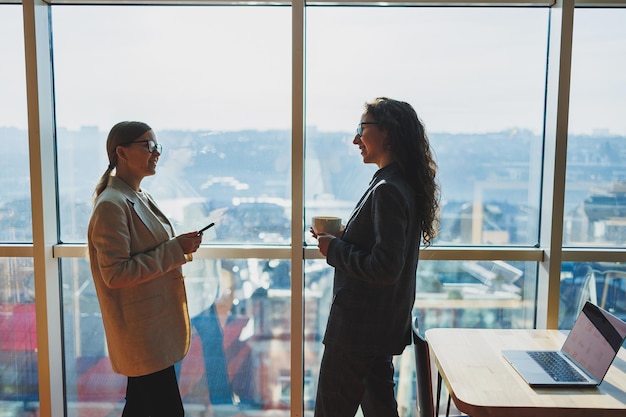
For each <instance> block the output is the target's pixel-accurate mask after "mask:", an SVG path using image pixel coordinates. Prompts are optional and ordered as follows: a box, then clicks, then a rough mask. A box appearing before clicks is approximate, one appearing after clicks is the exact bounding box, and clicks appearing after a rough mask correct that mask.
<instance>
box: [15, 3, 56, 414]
mask: <svg viewBox="0 0 626 417" xmlns="http://www.w3.org/2000/svg"><path fill="white" fill-rule="evenodd" d="M22 4H23V17H24V50H25V59H26V94H27V108H28V141H29V160H30V184H31V185H30V186H31V204H32V227H33V265H34V279H35V306H36V324H37V347H38V349H37V368H38V377H39V407H40V409H39V415H41V416H43V417H59V416H63V415H64V414H65V411H64V410H65V403H64V378H63V366H62V363H63V349H62V332H61V328H62V327H61V296H60V285H59V275H60V274H59V261H58V260H57V259H55V258H54V256H53V247H54V245H55V244H56V243H57V236H58V233H57V228H58V225H57V212H56V211H57V210H56V207H57V204H56V202H57V198H58V193H57V186H56V180H55V179H56V167H55V157H54V155H55V153H56V152H55V147H54V110H53V88H52V60H51V53H50V44H51V33H50V20H49V11H50V9H49V5H48V4H47V3H46V2H45V1H42V0H24V1H23V3H22Z"/></svg>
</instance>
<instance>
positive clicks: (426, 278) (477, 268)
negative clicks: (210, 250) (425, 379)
mask: <svg viewBox="0 0 626 417" xmlns="http://www.w3.org/2000/svg"><path fill="white" fill-rule="evenodd" d="M333 271H334V270H333V268H331V267H329V266H328V265H327V264H326V261H324V260H310V261H307V262H306V264H305V279H306V280H305V356H304V360H305V363H304V368H305V369H307V370H309V371H310V372H311V374H310V377H311V378H310V379H311V384H312V386H313V389H312V393H313V396H312V397H311V398H310V399H309V401H308V402H305V406H306V408H307V409H313V407H314V400H315V396H314V394H315V392H316V389H315V387H317V378H318V374H319V366H320V360H321V355H322V352H323V349H324V348H323V345H322V344H321V340H322V339H323V337H324V330H325V326H326V322H327V320H328V313H329V310H330V303H331V300H332V297H333V290H332V284H333ZM536 271H537V265H536V264H535V263H532V262H502V261H420V263H419V266H418V274H417V294H416V300H415V307H414V311H413V316H414V317H417V319H418V323H419V329H420V332H421V333H424V332H425V331H426V330H428V329H430V328H436V327H473V328H496V329H517V328H533V326H534V322H535V294H536V282H537V274H536ZM625 281H626V280H625ZM307 325H308V326H310V327H307ZM312 330H315V332H316V333H307V331H312ZM394 368H395V370H396V381H397V384H398V386H397V394H396V397H397V400H398V407H399V408H404V409H406V410H411V409H413V407H414V406H415V390H414V389H413V385H412V384H414V381H415V374H414V373H415V362H414V359H413V347H412V346H408V347H407V348H406V349H405V351H404V353H403V354H402V355H399V356H397V357H395V358H394ZM306 386H307V384H306V381H305V388H306ZM306 399H307V397H306V390H305V400H306ZM411 415H412V414H411Z"/></svg>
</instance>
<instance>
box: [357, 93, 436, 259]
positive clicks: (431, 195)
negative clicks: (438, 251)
mask: <svg viewBox="0 0 626 417" xmlns="http://www.w3.org/2000/svg"><path fill="white" fill-rule="evenodd" d="M365 112H366V113H367V114H369V115H370V116H372V117H373V118H374V120H375V121H376V122H377V123H378V127H379V128H380V129H381V130H383V131H385V132H387V139H388V146H389V148H390V151H391V152H392V153H393V155H394V158H395V161H396V163H397V164H398V165H399V166H400V169H401V171H402V172H403V174H404V176H405V178H406V179H407V181H408V182H409V183H410V184H411V186H412V187H413V189H414V190H415V195H416V203H417V213H418V215H419V218H420V229H421V235H422V240H423V242H424V245H425V246H426V247H428V246H430V245H431V243H432V242H431V240H432V238H434V237H436V236H437V231H438V228H439V197H440V188H439V184H438V182H437V179H436V173H437V163H436V162H435V160H434V158H433V154H432V151H431V149H430V142H429V140H428V136H427V135H426V130H425V128H424V125H423V123H422V122H421V121H420V119H419V117H418V116H417V113H416V112H415V110H414V109H413V107H412V106H411V105H410V104H409V103H406V102H404V101H398V100H393V99H390V98H387V97H378V98H376V99H375V100H373V101H371V102H369V103H366V104H365Z"/></svg>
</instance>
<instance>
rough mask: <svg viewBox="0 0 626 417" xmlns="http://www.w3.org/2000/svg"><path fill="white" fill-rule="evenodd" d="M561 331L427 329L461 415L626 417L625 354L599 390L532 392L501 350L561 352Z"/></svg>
mask: <svg viewBox="0 0 626 417" xmlns="http://www.w3.org/2000/svg"><path fill="white" fill-rule="evenodd" d="M565 337H566V335H565V334H564V333H563V332H561V331H558V330H497V329H493V330H492V329H429V330H427V331H426V339H427V340H428V343H429V346H430V351H431V356H432V358H433V359H434V361H435V364H436V365H437V368H438V369H439V372H440V373H441V375H442V377H443V380H444V381H445V384H446V386H447V387H448V390H449V392H450V395H451V396H452V399H453V400H454V403H455V405H456V406H457V408H458V409H459V410H461V411H462V412H464V413H466V414H468V415H470V416H471V417H483V416H489V417H491V416H502V417H543V416H546V417H560V416H567V417H613V416H615V417H625V416H626V350H625V349H624V348H622V349H621V350H620V352H619V354H618V357H617V358H615V361H614V362H613V365H612V366H611V369H609V372H608V373H607V375H606V377H605V379H604V381H603V382H602V384H601V385H600V386H599V387H594V388H574V389H572V388H531V387H530V386H529V385H528V384H526V382H525V381H524V380H523V379H522V378H521V377H520V376H519V374H517V372H516V371H515V370H514V369H513V367H511V365H509V364H508V363H507V362H506V361H505V359H504V358H503V356H502V354H501V351H502V349H559V348H560V347H561V345H562V344H563V341H564V340H565Z"/></svg>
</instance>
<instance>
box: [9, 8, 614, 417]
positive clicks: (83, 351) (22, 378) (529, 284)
mask: <svg viewBox="0 0 626 417" xmlns="http://www.w3.org/2000/svg"><path fill="white" fill-rule="evenodd" d="M618 1H623V0H618ZM12 3H15V2H12ZM89 3H92V4H89ZM93 3H105V2H84V1H80V0H63V1H60V2H57V1H56V0H51V1H41V0H29V1H28V2H25V4H24V5H19V4H3V5H0V52H1V53H0V68H2V71H1V72H2V76H1V77H0V140H1V141H2V143H3V151H2V153H1V154H0V226H1V227H0V409H1V410H2V412H0V414H2V415H3V416H4V415H5V414H6V415H7V416H11V417H14V416H15V417H17V416H20V415H23V414H24V412H25V410H26V412H31V411H33V410H35V411H34V412H35V413H39V412H41V414H42V415H45V414H46V412H45V410H48V409H50V404H48V403H47V402H52V403H53V407H52V408H53V410H57V412H55V413H53V414H54V415H53V416H47V415H46V416H45V417H60V416H61V415H63V413H65V415H67V416H72V417H88V416H96V415H98V416H102V417H112V416H117V415H119V413H120V410H121V408H122V407H123V396H124V392H123V390H124V387H125V385H126V379H125V377H123V376H121V375H118V374H115V373H113V372H112V370H111V366H110V363H109V359H108V352H107V348H106V339H105V335H104V330H103V326H102V318H101V312H100V309H99V304H98V302H97V299H96V296H95V291H94V286H93V280H92V277H91V273H90V269H89V264H88V259H87V256H86V251H85V246H86V231H87V222H88V219H89V217H90V213H91V207H92V197H93V190H94V187H95V185H96V183H97V181H98V179H99V177H100V176H101V175H102V173H103V172H104V171H105V169H106V167H107V165H108V161H107V159H106V151H105V143H106V137H107V134H108V131H109V129H110V128H111V127H112V126H113V125H114V124H115V123H117V122H119V121H122V120H141V121H144V122H147V123H148V124H150V125H151V126H152V127H153V128H154V130H155V133H156V135H157V138H158V140H159V142H160V143H161V144H162V145H163V153H162V155H161V157H160V160H159V163H158V168H157V174H156V175H155V176H153V177H149V178H146V179H145V180H144V182H143V183H142V187H143V188H145V189H146V190H148V191H149V192H150V193H151V194H152V195H153V196H154V197H155V199H156V200H157V202H158V204H159V205H160V206H161V208H162V209H163V210H164V211H165V212H166V214H167V216H168V217H169V218H170V219H172V220H173V222H174V225H175V227H176V230H177V232H178V233H183V232H186V231H190V230H196V229H199V228H200V227H202V226H204V225H206V224H207V223H209V222H212V221H214V222H215V223H216V227H215V228H213V229H211V230H210V231H209V232H208V233H206V234H205V238H204V245H203V246H202V247H201V248H200V250H199V252H198V253H197V255H196V256H195V257H194V258H195V259H194V261H193V263H190V264H186V265H185V266H184V274H185V276H186V280H185V283H186V287H187V295H188V306H189V311H190V315H191V321H192V327H193V329H192V331H193V336H192V341H191V349H190V351H189V354H188V355H187V357H186V358H185V359H184V360H183V361H182V362H181V363H179V364H177V366H176V370H177V373H178V376H179V381H180V387H181V392H182V394H183V400H184V403H185V408H186V411H187V414H188V415H189V416H192V417H196V416H198V417H199V416H205V415H215V416H223V417H225V416H233V417H234V416H252V415H254V416H259V415H273V416H289V415H293V414H294V413H293V411H294V410H297V412H296V414H298V415H301V414H302V412H301V409H302V408H303V409H304V414H305V415H310V414H312V411H311V410H312V409H313V406H314V402H315V393H316V384H317V376H318V371H319V361H320V358H321V353H322V351H323V345H322V343H321V339H322V337H323V333H324V330H325V326H326V320H327V317H328V313H329V306H330V303H331V300H332V283H333V282H332V281H333V269H332V268H331V267H329V266H328V264H327V263H326V262H325V260H324V259H323V258H322V256H321V255H320V254H319V251H318V250H317V248H316V247H315V240H314V239H312V238H311V236H310V235H309V233H308V229H309V225H310V222H311V217H312V216H314V215H320V214H327V215H337V216H340V217H342V218H343V219H344V221H345V220H347V218H348V217H349V215H350V213H351V211H352V209H353V207H354V205H355V204H356V202H357V201H358V199H359V198H360V196H361V194H362V192H363V190H364V189H365V188H366V186H367V184H368V183H369V180H370V179H371V176H372V174H373V173H374V172H375V170H376V167H375V166H371V165H365V164H363V162H362V160H361V158H360V156H359V153H358V150H357V149H356V148H355V146H354V145H353V144H352V140H353V138H354V134H355V132H354V129H355V127H356V124H357V123H358V121H359V118H360V116H361V113H362V112H363V105H364V103H365V102H366V101H369V100H372V99H374V98H376V97H378V96H387V97H391V98H396V99H401V100H404V101H408V102H409V103H411V104H412V105H413V106H414V107H415V109H416V111H417V113H418V115H419V116H420V117H421V119H422V120H423V122H424V124H425V126H426V128H427V132H428V135H429V137H430V141H431V144H432V147H433V150H434V153H435V157H436V160H437V163H438V166H439V171H438V175H439V181H440V185H441V188H442V193H443V194H442V198H443V199H442V201H441V208H442V212H441V216H442V218H441V229H440V234H439V236H438V237H437V238H436V239H435V240H434V245H433V246H432V247H431V248H428V249H426V250H423V251H422V252H421V254H420V263H419V268H418V274H417V277H416V279H417V283H418V291H417V294H416V303H415V306H414V311H413V312H414V315H415V316H416V317H417V318H418V320H419V325H420V329H421V330H422V331H425V330H426V329H428V328H432V327H453V326H458V327H490V328H529V327H533V326H542V325H546V322H549V325H550V326H553V327H556V326H559V327H561V328H568V327H569V326H571V323H573V320H574V319H575V317H576V316H577V314H578V312H579V311H580V308H581V306H582V303H584V301H586V300H592V301H594V302H595V303H597V304H598V305H601V306H603V307H605V308H606V309H608V310H609V311H611V312H613V313H615V314H616V315H618V316H620V317H626V279H624V276H626V272H624V271H623V270H624V268H623V265H624V262H626V255H625V254H624V252H623V251H622V250H620V248H621V247H622V246H623V243H624V239H625V237H624V236H625V232H624V230H626V226H624V224H623V223H624V220H623V218H624V214H625V213H626V209H625V208H624V207H626V186H625V185H624V183H625V180H624V179H625V178H626V170H625V169H624V168H623V166H626V164H625V163H624V161H622V160H623V159H624V158H626V151H625V149H626V147H625V146H626V145H625V143H626V141H625V140H624V139H625V138H626V125H624V118H623V116H622V113H623V111H622V110H623V109H624V108H626V102H625V97H626V78H625V76H624V75H623V74H626V72H625V71H624V70H625V69H626V68H625V65H626V64H625V63H624V62H622V61H623V58H624V56H626V54H624V51H626V31H625V29H624V27H626V20H625V19H626V13H624V12H625V10H624V9H614V8H612V9H603V8H580V9H576V10H575V16H574V17H575V19H574V25H573V31H572V29H571V25H568V22H567V19H568V17H567V15H568V14H567V13H564V14H563V15H561V14H560V13H552V11H551V7H556V8H557V9H558V8H560V7H564V8H565V9H566V11H567V10H569V11H572V9H573V7H574V6H573V4H570V2H566V3H568V4H566V5H561V4H558V5H556V6H553V5H552V2H548V1H546V2H544V3H542V2H541V0H529V4H528V6H531V7H524V6H521V7H520V6H517V5H516V6H511V7H499V5H498V6H494V7H490V6H489V2H487V3H485V2H481V3H480V4H476V5H471V4H468V5H467V6H463V7H458V3H455V6H457V7H445V6H449V4H448V3H446V2H444V3H442V4H441V5H437V6H428V7H426V6H423V5H422V3H416V4H414V5H407V4H408V2H406V3H407V4H404V3H403V4H402V6H400V5H398V4H396V3H397V2H391V3H390V4H385V5H382V3H380V2H374V1H370V0H364V2H363V3H371V4H366V5H364V4H359V6H353V5H342V4H340V3H339V4H333V5H332V7H331V6H329V5H328V6H327V5H324V2H318V3H316V4H306V2H304V3H303V2H294V3H293V4H288V3H285V4H277V2H273V1H267V2H265V1H261V2H258V3H254V4H255V5H253V6H252V5H251V3H250V2H241V3H239V4H231V5H225V4H226V3H224V2H221V1H214V0H200V1H192V2H182V3H184V5H181V4H182V3H181V2H175V1H172V2H167V1H154V2H151V1H149V0H138V1H136V2H132V4H130V3H125V4H122V3H117V2H109V3H110V4H109V5H94V4H93ZM218 3H219V4H218ZM278 3H280V2H278ZM33 4H34V5H35V6H34V8H35V9H37V10H36V12H35V13H30V12H32V8H33V7H32V5H33ZM493 4H494V5H495V4H496V3H493ZM500 5H501V3H500ZM622 5H623V6H626V3H624V4H622ZM440 6H441V7H440ZM23 10H24V11H25V13H23ZM558 19H563V21H559V20H558ZM48 23H50V27H49V28H48ZM561 23H562V25H561ZM561 26H562V27H563V30H564V33H557V30H556V29H555V28H560V27H561ZM25 29H26V30H25ZM40 29H45V30H40ZM48 29H50V30H49V31H48ZM555 33H556V34H557V35H560V36H556V38H559V37H562V39H556V40H558V41H562V40H567V39H568V35H570V34H571V35H573V36H572V39H573V45H572V60H571V62H572V65H571V74H570V67H569V66H568V65H567V63H568V60H567V59H564V60H559V59H554V58H555V54H556V58H559V54H562V55H563V57H565V58H567V57H568V53H569V48H568V45H567V42H564V43H559V42H551V41H553V40H555ZM25 34H26V37H24V36H25ZM33 37H35V38H36V42H34V40H35V39H32V38H33ZM550 42H551V43H550ZM34 45H36V46H37V51H33V50H32V49H34V48H35V46H34ZM42 45H43V46H42ZM25 46H26V51H25ZM25 52H26V55H25V54H24V53H25ZM46 54H50V56H51V60H50V62H48V56H47V55H46ZM25 57H28V58H29V59H27V60H25ZM24 62H27V63H29V65H32V64H33V62H36V63H38V64H39V66H38V67H37V68H35V70H36V71H34V70H33V68H30V67H29V68H25V66H24ZM555 62H559V65H558V68H557V71H553V70H554V68H555ZM52 64H53V65H52ZM27 69H29V71H28V74H29V76H28V77H26V74H27V72H26V70H27ZM47 74H51V75H52V80H53V86H49V85H47V84H46V82H43V83H40V81H41V80H40V79H43V78H45V77H44V75H46V76H47ZM570 75H571V89H570V88H569V85H568V83H567V82H563V83H560V82H559V81H566V80H570ZM554 77H556V78H554ZM42 84H43V85H42ZM555 85H565V86H568V88H567V91H559V94H560V97H561V98H563V97H568V98H570V100H569V101H567V100H561V102H562V103H566V105H564V106H561V105H559V106H552V102H553V99H554V97H552V96H551V92H552V90H553V89H552V88H551V87H553V86H555ZM26 86H28V93H29V96H28V97H29V98H30V97H32V98H33V101H37V102H36V103H34V102H33V103H28V104H29V105H31V106H30V107H29V109H33V107H34V108H36V107H37V106H39V107H40V108H41V109H43V108H44V107H46V106H47V104H48V103H53V109H48V108H46V109H45V111H42V112H40V114H37V112H33V114H32V117H30V118H27V100H26V97H27V96H26V91H27V89H26ZM48 87H51V88H49V91H48ZM45 98H48V99H49V100H46V99H45ZM568 105H569V107H568ZM553 107H558V108H557V109H556V111H555V110H554V108H553ZM50 110H52V111H50ZM554 113H556V114H554ZM567 115H569V121H568V123H569V125H568V126H567V127H568V129H565V131H568V132H569V135H566V134H561V133H560V131H559V132H557V133H554V132H552V131H551V130H550V129H548V128H547V127H549V126H551V125H552V124H554V123H555V120H557V119H558V120H559V121H562V120H567V117H564V116H567ZM48 117H49V118H50V119H52V118H54V120H43V121H42V120H41V119H45V118H48ZM40 129H44V130H46V131H45V132H39V130H40ZM48 130H49V131H48ZM29 131H31V132H34V133H33V135H32V137H30V138H29V136H28V135H29ZM37 136H40V137H37ZM41 138H49V139H50V140H51V141H53V142H54V146H55V147H56V154H54V158H53V157H52V155H53V153H52V152H46V154H45V155H44V156H43V157H42V158H36V157H34V156H31V157H30V158H29V139H30V140H31V142H30V143H31V144H33V145H34V146H33V149H36V148H37V146H36V145H37V144H38V143H37V141H38V140H39V141H40V142H45V143H46V144H49V143H48V142H47V140H48V139H41ZM563 144H566V145H567V147H566V148H565V147H563V146H562V145H563ZM556 145H560V146H558V147H557V146H556ZM47 149H51V147H50V148H47ZM561 149H565V150H564V151H561ZM552 153H554V154H555V155H552ZM551 158H552V159H551ZM40 159H45V160H44V161H42V160H40ZM53 159H54V163H51V161H52V160H53ZM565 166H566V181H565V183H566V184H565V191H563V188H564V187H562V186H559V187H560V188H559V189H555V190H554V191H553V192H545V190H547V189H551V186H552V183H550V181H546V179H545V178H556V179H558V178H559V175H553V174H563V167H565ZM31 169H32V171H31ZM39 171H41V172H42V175H41V176H36V177H35V175H34V174H32V175H33V176H34V177H35V179H34V180H33V185H34V187H33V189H34V190H39V191H37V194H41V195H37V197H43V199H44V203H43V204H39V200H40V199H39V198H38V199H37V200H35V199H34V198H33V199H31V192H30V189H31V187H30V182H31V179H30V177H31V172H32V173H38V172H39ZM42 178H53V179H54V181H50V183H46V184H40V182H42ZM52 183H54V186H53V185H51V184H52ZM42 185H43V186H42ZM557 185H558V183H557ZM55 186H58V190H54V188H55ZM55 191H58V202H57V201H55V202H51V200H52V199H53V197H51V196H54V194H53V193H54V192H55ZM550 194H554V195H550ZM562 197H564V198H563V200H564V207H565V209H564V213H563V214H562V213H561V212H560V210H559V207H560V206H559V204H560V201H561V200H560V199H561V198H562ZM31 200H32V201H37V203H36V204H32V203H31ZM49 203H50V204H49ZM57 203H58V207H57ZM300 209H302V210H300ZM31 212H32V213H31ZM47 214H52V215H47ZM33 219H38V221H37V222H33ZM41 219H43V220H44V222H43V223H44V224H41V223H42V222H41V221H39V220H41ZM48 222H52V223H54V226H57V227H49V226H50V224H48ZM555 225H558V227H557V226H555ZM560 225H563V230H562V234H563V236H562V239H561V236H560V233H561V230H560ZM51 230H52V232H50V231H51ZM57 230H58V235H57V233H56V231H57ZM551 234H555V235H556V236H557V237H558V238H557V239H552V237H553V236H550V235H551ZM33 236H35V239H34V238H33ZM41 236H43V239H42V238H41ZM561 241H562V245H563V247H560V246H559V244H560V242H561ZM33 242H34V243H33ZM48 245H49V246H48ZM555 245H556V246H557V247H555ZM40 246H43V249H45V250H37V249H41V247H40ZM562 259H563V260H565V262H561V260H562ZM56 268H58V270H59V276H60V278H59V277H58V276H57V275H56V274H54V277H52V278H50V277H48V276H39V275H36V274H38V273H39V274H43V275H46V273H47V272H48V271H50V270H54V271H56ZM34 271H37V272H34ZM35 283H36V284H37V290H38V291H42V292H38V293H37V296H36V297H35ZM42 283H46V284H47V286H46V285H42ZM57 285H58V292H59V298H60V300H61V304H62V305H60V306H58V308H56V307H57V304H58V300H57V299H55V297H54V296H52V297H51V294H50V293H52V292H54V291H56V288H55V286H57ZM42 289H43V290H42ZM554 291H556V292H559V291H560V303H559V307H558V309H557V308H556V306H554V305H552V304H548V300H555V301H556V297H553V296H552V295H555V294H553V292H554ZM51 300H52V301H51ZM554 304H556V302H555V303H554ZM44 306H45V308H40V307H44ZM546 306H547V307H546ZM35 307H37V310H36V311H37V313H38V314H39V315H38V316H37V318H38V319H40V320H39V321H38V323H44V324H47V325H48V326H49V327H50V329H51V331H50V332H48V333H49V336H48V339H49V340H48V342H49V343H48V344H47V345H48V346H46V347H49V346H52V347H53V348H54V347H58V346H61V345H62V355H61V356H62V358H63V363H62V366H60V365H59V366H58V367H51V368H53V371H56V372H51V373H48V372H47V370H48V369H47V368H46V367H47V366H48V365H49V364H46V363H45V362H47V361H48V360H49V359H50V358H48V357H46V356H44V355H45V354H46V352H42V348H43V347H44V346H45V343H42V342H46V341H38V340H37V339H36V335H37V332H36V326H35ZM557 311H558V314H557ZM43 316H45V317H43ZM555 320H558V323H555ZM54 329H62V330H54ZM40 330H41V329H40ZM60 333H63V334H60ZM39 334H45V332H40V333H39ZM51 351H55V349H52V350H51ZM56 360H57V358H56V357H55V358H54V359H53V361H56ZM394 360H395V365H396V371H397V374H396V377H397V383H398V385H397V398H398V404H399V407H400V412H401V414H400V415H401V416H403V417H410V416H416V415H417V411H416V409H415V389H414V388H415V387H414V385H413V384H414V372H415V371H414V367H413V363H414V360H413V358H412V349H406V350H405V352H404V353H403V354H402V355H399V356H398V357H396V358H395V359H394ZM38 361H39V362H44V363H43V365H42V364H41V363H40V364H39V367H41V369H39V367H38ZM61 368H62V371H61ZM42 370H43V371H44V372H41V371H42ZM38 375H45V377H42V378H44V379H41V380H39V381H38V379H37V378H38ZM37 382H40V383H41V384H40V385H38V384H37ZM50 386H54V387H63V391H64V394H65V395H58V396H53V398H52V399H48V398H47V397H46V393H47V391H48V389H49V388H50ZM59 391H60V389H59ZM40 397H41V400H42V403H41V404H39V401H40ZM43 401H46V403H44V402H43ZM58 410H61V411H58Z"/></svg>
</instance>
